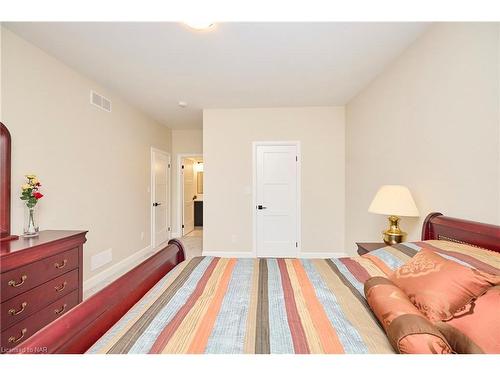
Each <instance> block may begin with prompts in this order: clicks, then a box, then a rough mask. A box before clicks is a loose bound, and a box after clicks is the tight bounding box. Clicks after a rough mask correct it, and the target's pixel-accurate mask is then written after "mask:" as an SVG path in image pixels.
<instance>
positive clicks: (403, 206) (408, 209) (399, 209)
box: [368, 185, 419, 216]
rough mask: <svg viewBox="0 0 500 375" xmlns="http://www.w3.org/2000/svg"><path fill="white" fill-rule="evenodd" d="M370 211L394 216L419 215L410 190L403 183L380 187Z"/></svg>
mask: <svg viewBox="0 0 500 375" xmlns="http://www.w3.org/2000/svg"><path fill="white" fill-rule="evenodd" d="M368 212H372V213H374V214H383V215H394V216H419V213H418V208H417V206H416V205H415V201H414V200H413V197H412V196H411V193H410V190H408V188H407V187H406V186H402V185H384V186H382V187H381V188H380V189H378V191H377V194H375V198H373V201H372V203H371V204H370V207H369V208H368Z"/></svg>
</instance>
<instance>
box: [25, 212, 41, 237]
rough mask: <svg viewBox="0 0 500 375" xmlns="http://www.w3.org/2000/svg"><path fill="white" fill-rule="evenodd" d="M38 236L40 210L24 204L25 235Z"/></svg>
mask: <svg viewBox="0 0 500 375" xmlns="http://www.w3.org/2000/svg"><path fill="white" fill-rule="evenodd" d="M36 236H38V210H37V208H36V206H35V207H32V208H30V207H28V206H24V237H36Z"/></svg>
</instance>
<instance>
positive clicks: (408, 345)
mask: <svg viewBox="0 0 500 375" xmlns="http://www.w3.org/2000/svg"><path fill="white" fill-rule="evenodd" d="M365 296H366V300H367V301H368V304H369V305H370V307H371V309H372V311H373V313H374V314H375V316H376V317H377V319H378V320H379V321H380V323H381V324H382V326H383V327H384V330H385V332H386V334H387V337H388V339H389V341H390V343H391V345H392V346H393V348H394V349H395V350H396V351H397V352H398V353H402V354H450V353H452V349H451V347H450V345H448V343H447V342H446V339H445V338H444V336H443V335H442V334H441V333H440V332H439V331H438V330H437V329H436V328H435V327H434V326H433V325H432V323H431V322H430V321H429V320H428V319H427V318H425V317H424V316H423V315H422V313H420V311H418V309H417V308H416V307H415V306H414V305H413V304H412V303H411V301H410V300H409V299H408V297H407V296H406V295H405V294H404V293H403V291H402V290H401V289H399V288H398V287H397V286H396V285H394V284H393V283H392V282H391V281H390V280H389V279H386V278H385V277H381V276H375V277H372V278H370V279H368V280H367V281H366V283H365Z"/></svg>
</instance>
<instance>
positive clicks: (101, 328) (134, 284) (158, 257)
mask: <svg viewBox="0 0 500 375" xmlns="http://www.w3.org/2000/svg"><path fill="white" fill-rule="evenodd" d="M184 254H185V253H184V249H183V247H182V244H181V242H179V241H178V240H170V241H169V242H168V246H167V247H165V248H164V249H162V250H160V251H158V252H157V253H156V254H154V255H153V256H152V257H150V258H148V259H146V260H145V261H144V262H142V263H141V264H139V265H138V266H137V267H135V268H133V269H132V270H130V271H129V272H127V273H126V274H124V275H123V276H121V277H120V278H118V279H116V280H115V281H114V282H113V283H111V284H110V285H108V286H107V287H105V288H103V289H102V290H101V291H99V292H97V293H96V294H94V295H93V296H91V297H89V298H88V299H86V300H84V301H83V302H82V303H80V304H79V305H77V306H76V307H74V308H73V309H72V310H70V311H69V312H68V313H66V314H65V315H63V316H61V317H60V318H59V319H57V320H55V321H53V322H52V323H51V324H49V325H47V326H46V327H45V328H43V329H42V330H40V331H38V332H37V333H35V334H34V335H33V336H31V337H30V338H28V339H27V340H26V341H24V342H23V343H21V344H20V345H19V346H17V347H15V348H14V349H12V350H11V351H10V352H9V353H12V354H23V353H25V354H43V353H65V354H66V353H67V354H71V353H73V354H74V353H85V351H86V350H87V349H88V348H90V347H91V346H92V344H94V343H95V342H96V341H97V340H98V339H99V338H100V337H101V336H102V335H104V333H106V331H107V330H108V329H110V328H111V327H112V326H113V325H114V324H115V323H116V322H117V321H118V320H119V319H120V318H121V317H122V316H123V315H124V314H125V313H126V312H127V311H128V310H130V308H131V307H132V306H134V305H135V304H136V302H137V301H139V300H140V299H141V298H142V297H143V296H144V295H145V294H146V293H147V292H148V291H149V290H150V289H151V288H152V287H153V286H154V285H155V284H156V283H157V282H158V281H159V280H160V279H161V278H162V277H163V276H165V275H166V274H167V273H168V272H170V271H171V270H172V269H173V268H174V267H175V266H176V265H177V264H179V263H180V262H182V261H183V260H184V259H185V255H184Z"/></svg>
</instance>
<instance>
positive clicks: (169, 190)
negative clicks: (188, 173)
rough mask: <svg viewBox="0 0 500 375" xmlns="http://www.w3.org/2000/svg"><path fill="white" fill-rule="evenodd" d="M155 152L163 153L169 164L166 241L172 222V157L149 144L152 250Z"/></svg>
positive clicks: (169, 234)
mask: <svg viewBox="0 0 500 375" xmlns="http://www.w3.org/2000/svg"><path fill="white" fill-rule="evenodd" d="M155 152H156V153H160V154H163V155H165V156H166V157H167V160H168V165H169V166H170V167H167V202H166V205H167V227H168V228H170V230H167V241H168V240H170V239H171V238H172V223H171V219H172V204H171V197H170V196H171V194H172V174H171V171H172V157H171V156H170V153H169V152H167V151H165V150H161V149H159V148H156V147H153V146H151V149H150V174H151V176H150V178H151V180H150V184H151V188H150V202H149V209H150V217H151V250H154V249H155V247H156V245H155V242H156V235H155V227H156V219H155V214H154V207H153V203H154V197H155V189H156V186H155V171H154V165H153V162H154V153H155Z"/></svg>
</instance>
